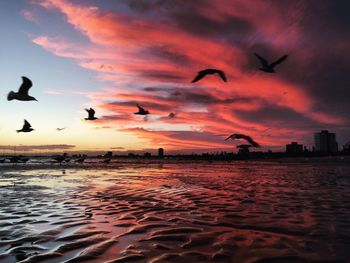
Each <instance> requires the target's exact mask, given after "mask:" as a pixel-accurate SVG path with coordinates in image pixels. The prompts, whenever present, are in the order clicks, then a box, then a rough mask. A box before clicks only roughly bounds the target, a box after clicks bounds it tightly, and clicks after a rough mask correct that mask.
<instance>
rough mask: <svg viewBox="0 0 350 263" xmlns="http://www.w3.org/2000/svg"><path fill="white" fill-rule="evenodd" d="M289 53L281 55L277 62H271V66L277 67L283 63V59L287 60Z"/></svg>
mask: <svg viewBox="0 0 350 263" xmlns="http://www.w3.org/2000/svg"><path fill="white" fill-rule="evenodd" d="M287 57H288V55H284V56H282V57H280V58H279V59H277V60H276V61H275V62H273V63H271V65H270V66H271V67H275V66H277V65H278V64H280V63H282V62H283V61H285V60H286V59H287Z"/></svg>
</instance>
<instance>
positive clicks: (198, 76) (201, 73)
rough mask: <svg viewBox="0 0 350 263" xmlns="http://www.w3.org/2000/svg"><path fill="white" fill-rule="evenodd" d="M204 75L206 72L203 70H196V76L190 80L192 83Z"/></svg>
mask: <svg viewBox="0 0 350 263" xmlns="http://www.w3.org/2000/svg"><path fill="white" fill-rule="evenodd" d="M205 75H206V73H205V72H203V71H199V72H198V74H197V76H196V77H195V78H194V79H193V80H192V83H194V82H197V81H199V80H201V79H202V78H204V77H205Z"/></svg>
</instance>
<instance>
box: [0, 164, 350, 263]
mask: <svg viewBox="0 0 350 263" xmlns="http://www.w3.org/2000/svg"><path fill="white" fill-rule="evenodd" d="M0 169H1V170H0V199H1V203H0V262H5V263H7V262H136V263H137V262H154V263H155V262H182V263H183V262H247V263H253V262H254V263H263V262H274V263H276V262H350V261H349V259H350V251H349V249H348V247H349V243H350V163H349V162H348V160H344V161H339V162H329V161H328V162H322V161H319V160H316V161H313V160H311V161H308V162H297V161H295V162H294V163H291V162H290V161H288V162H281V161H277V160H275V161H269V162H266V161H237V162H223V161H215V162H208V161H195V162H191V161H182V162H180V161H178V162H176V161H167V160H152V161H147V160H138V161H137V162H135V161H133V160H129V161H124V162H121V161H118V160H113V162H112V163H111V164H107V165H102V164H98V165H97V164H94V163H92V164H79V165H69V164H67V165H53V164H40V165H34V164H23V165H6V166H3V167H0Z"/></svg>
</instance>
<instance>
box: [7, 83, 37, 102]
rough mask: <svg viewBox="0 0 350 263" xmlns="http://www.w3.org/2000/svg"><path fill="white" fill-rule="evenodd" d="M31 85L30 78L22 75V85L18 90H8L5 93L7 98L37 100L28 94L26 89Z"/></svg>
mask: <svg viewBox="0 0 350 263" xmlns="http://www.w3.org/2000/svg"><path fill="white" fill-rule="evenodd" d="M32 86H33V83H32V81H31V80H30V79H28V78H27V77H22V85H21V86H20V87H19V89H18V92H14V91H10V92H9V94H8V95H7V100H9V101H10V100H21V101H30V100H35V101H37V99H36V98H34V97H32V96H29V95H28V91H29V89H30V88H31V87H32Z"/></svg>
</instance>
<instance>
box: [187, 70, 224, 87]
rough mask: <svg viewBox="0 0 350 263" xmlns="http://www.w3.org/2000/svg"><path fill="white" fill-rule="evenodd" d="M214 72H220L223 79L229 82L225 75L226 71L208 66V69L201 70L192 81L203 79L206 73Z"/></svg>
mask: <svg viewBox="0 0 350 263" xmlns="http://www.w3.org/2000/svg"><path fill="white" fill-rule="evenodd" d="M212 74H218V75H219V76H220V78H221V79H222V80H223V81H225V82H227V78H226V76H225V73H224V72H223V71H222V70H219V69H213V68H207V69H204V70H201V71H199V72H198V74H197V76H196V77H195V78H194V79H193V80H192V83H194V82H197V81H199V80H201V79H202V78H204V77H205V76H206V75H212Z"/></svg>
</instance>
